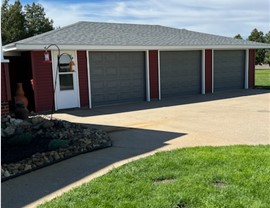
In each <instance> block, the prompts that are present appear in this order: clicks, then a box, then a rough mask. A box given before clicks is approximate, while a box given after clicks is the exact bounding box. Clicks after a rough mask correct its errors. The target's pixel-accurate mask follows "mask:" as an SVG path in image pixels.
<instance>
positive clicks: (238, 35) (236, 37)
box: [234, 34, 243, 40]
mask: <svg viewBox="0 0 270 208" xmlns="http://www.w3.org/2000/svg"><path fill="white" fill-rule="evenodd" d="M234 38H235V39H240V40H243V38H242V36H241V35H240V34H237V35H236V36H234Z"/></svg>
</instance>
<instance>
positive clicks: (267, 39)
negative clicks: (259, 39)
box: [264, 31, 270, 66]
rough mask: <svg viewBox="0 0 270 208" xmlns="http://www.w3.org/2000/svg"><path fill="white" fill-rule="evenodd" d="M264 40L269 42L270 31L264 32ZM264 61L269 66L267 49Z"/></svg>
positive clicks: (269, 51) (269, 54)
mask: <svg viewBox="0 0 270 208" xmlns="http://www.w3.org/2000/svg"><path fill="white" fill-rule="evenodd" d="M264 41H265V43H268V44H270V31H268V33H266V34H265V36H264ZM264 63H265V64H268V65H269V66H270V50H269V49H268V50H267V51H266V53H265V57H264Z"/></svg>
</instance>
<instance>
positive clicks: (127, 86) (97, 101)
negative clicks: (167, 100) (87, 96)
mask: <svg viewBox="0 0 270 208" xmlns="http://www.w3.org/2000/svg"><path fill="white" fill-rule="evenodd" d="M92 57H93V58H92ZM101 60H102V61H101ZM89 63H90V82H91V98H92V105H93V106H98V105H108V104H114V103H123V102H131V101H143V100H145V53H144V52H89Z"/></svg>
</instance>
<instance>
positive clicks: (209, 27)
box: [39, 0, 270, 37]
mask: <svg viewBox="0 0 270 208" xmlns="http://www.w3.org/2000/svg"><path fill="white" fill-rule="evenodd" d="M78 2H79V1H78ZM39 3H41V4H42V5H43V6H44V8H45V11H46V14H47V16H48V17H50V18H52V19H53V20H54V23H55V24H54V25H55V26H65V25H69V24H72V23H75V22H78V21H99V22H125V23H141V24H159V25H164V26H171V27H176V28H186V29H189V30H194V31H200V32H205V33H212V34H218V35H224V36H234V35H236V34H238V33H240V34H242V36H244V37H247V36H248V35H249V34H250V32H251V31H252V30H253V29H254V28H258V29H259V30H262V31H263V32H268V31H269V30H270V8H269V7H270V2H269V0H257V1H254V0H218V1H217V0H201V1H198V0H186V1H179V0H166V1H161V0H148V1H145V0H133V1H124V0H122V1H121V0H114V1H112V0H111V1H109V0H107V1H101V2H100V3H98V1H95V2H88V3H72V4H67V3H64V2H61V1H53V2H51V1H45V0H40V1H39Z"/></svg>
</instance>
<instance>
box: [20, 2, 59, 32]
mask: <svg viewBox="0 0 270 208" xmlns="http://www.w3.org/2000/svg"><path fill="white" fill-rule="evenodd" d="M45 16H46V14H45V12H44V8H43V7H42V5H40V4H35V3H33V4H32V5H29V4H27V5H26V6H25V20H26V31H27V36H28V37H31V36H34V35H38V34H41V33H44V32H47V31H50V30H53V29H54V28H53V20H49V18H46V17H45Z"/></svg>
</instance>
